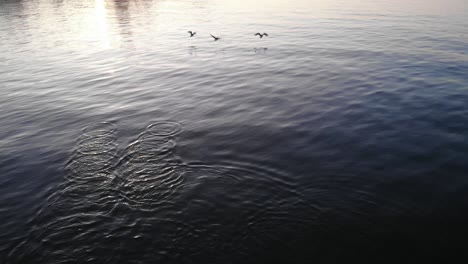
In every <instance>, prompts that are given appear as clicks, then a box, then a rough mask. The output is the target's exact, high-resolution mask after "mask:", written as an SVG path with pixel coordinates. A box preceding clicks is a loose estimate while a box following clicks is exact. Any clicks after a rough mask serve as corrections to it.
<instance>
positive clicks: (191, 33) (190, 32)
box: [187, 31, 197, 37]
mask: <svg viewBox="0 0 468 264" xmlns="http://www.w3.org/2000/svg"><path fill="white" fill-rule="evenodd" d="M187 32H188V33H189V34H190V37H193V36H195V35H196V34H197V32H192V31H187Z"/></svg>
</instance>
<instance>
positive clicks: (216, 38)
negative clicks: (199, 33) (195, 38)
mask: <svg viewBox="0 0 468 264" xmlns="http://www.w3.org/2000/svg"><path fill="white" fill-rule="evenodd" d="M210 36H211V37H212V38H214V41H218V40H220V39H221V38H219V37H215V36H213V35H211V34H210Z"/></svg>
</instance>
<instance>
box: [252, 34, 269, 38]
mask: <svg viewBox="0 0 468 264" xmlns="http://www.w3.org/2000/svg"><path fill="white" fill-rule="evenodd" d="M254 36H259V37H260V38H263V37H268V34H267V33H263V34H262V33H257V34H255V35H254Z"/></svg>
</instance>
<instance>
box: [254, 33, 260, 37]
mask: <svg viewBox="0 0 468 264" xmlns="http://www.w3.org/2000/svg"><path fill="white" fill-rule="evenodd" d="M261 35H262V34H260V33H257V34H255V35H254V36H261Z"/></svg>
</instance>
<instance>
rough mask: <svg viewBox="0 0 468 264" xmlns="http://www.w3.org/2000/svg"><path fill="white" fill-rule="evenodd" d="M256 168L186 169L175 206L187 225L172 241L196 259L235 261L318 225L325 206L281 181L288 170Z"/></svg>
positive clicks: (187, 167) (262, 251)
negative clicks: (305, 197)
mask: <svg viewBox="0 0 468 264" xmlns="http://www.w3.org/2000/svg"><path fill="white" fill-rule="evenodd" d="M252 167H254V166H251V167H249V168H242V167H234V166H233V167H222V166H199V165H197V166H193V165H190V166H185V167H184V168H183V170H184V173H185V175H184V177H185V182H184V183H183V185H184V186H183V190H184V192H183V194H182V195H181V197H180V199H179V201H178V202H177V203H176V206H177V208H178V210H179V211H180V212H183V213H181V214H179V215H177V217H178V218H177V219H178V220H179V221H181V222H184V223H186V225H185V226H184V227H181V228H183V229H184V231H183V232H180V237H177V238H174V239H173V240H174V241H173V242H172V243H175V245H173V247H174V248H178V249H179V250H180V251H181V252H183V253H182V254H180V255H183V256H184V257H186V258H187V259H190V260H191V261H194V262H195V263H196V262H197V259H198V258H200V259H198V260H199V261H202V260H203V259H205V258H206V257H209V258H210V259H211V258H212V259H211V260H212V261H227V262H228V263H232V262H234V263H235V262H236V261H237V262H239V261H242V259H243V258H248V256H254V255H256V254H264V253H266V252H268V249H269V248H271V247H272V246H273V245H275V244H277V243H287V242H285V241H284V240H283V239H284V238H285V237H288V236H294V235H300V234H301V232H303V231H305V230H309V229H311V228H314V225H316V224H317V219H318V217H319V215H320V208H318V207H316V206H314V205H311V204H309V203H308V202H306V201H305V200H304V199H303V197H301V195H300V194H299V193H298V192H296V191H295V190H294V189H293V186H294V185H293V184H288V183H285V182H283V180H280V179H281V178H283V176H284V175H277V174H275V172H273V171H266V170H263V169H260V168H259V169H256V170H255V169H253V168H252ZM272 178H275V179H272ZM280 182H281V183H280ZM220 252H222V253H220ZM225 256H236V258H238V259H236V261H233V260H232V259H226V258H225ZM239 263H240V262H239Z"/></svg>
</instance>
